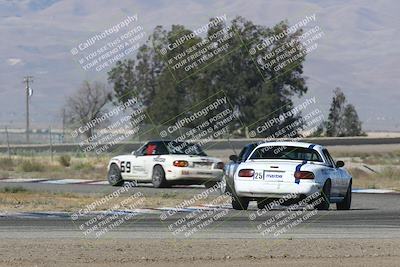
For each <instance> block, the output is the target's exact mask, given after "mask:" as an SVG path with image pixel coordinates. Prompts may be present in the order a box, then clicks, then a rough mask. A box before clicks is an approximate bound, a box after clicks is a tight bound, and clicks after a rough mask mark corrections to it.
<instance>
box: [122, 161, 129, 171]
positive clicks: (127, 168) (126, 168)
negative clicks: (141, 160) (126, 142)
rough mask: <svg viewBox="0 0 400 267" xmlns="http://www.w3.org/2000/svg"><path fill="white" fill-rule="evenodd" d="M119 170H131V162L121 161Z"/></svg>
mask: <svg viewBox="0 0 400 267" xmlns="http://www.w3.org/2000/svg"><path fill="white" fill-rule="evenodd" d="M120 166H121V172H131V162H130V161H127V162H125V161H121V165H120Z"/></svg>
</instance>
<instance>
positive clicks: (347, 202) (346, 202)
mask: <svg viewBox="0 0 400 267" xmlns="http://www.w3.org/2000/svg"><path fill="white" fill-rule="evenodd" d="M351 190H352V186H351V181H350V184H349V187H348V188H347V193H346V196H345V197H344V199H343V201H342V202H340V203H336V209H337V210H349V209H350V207H351Z"/></svg>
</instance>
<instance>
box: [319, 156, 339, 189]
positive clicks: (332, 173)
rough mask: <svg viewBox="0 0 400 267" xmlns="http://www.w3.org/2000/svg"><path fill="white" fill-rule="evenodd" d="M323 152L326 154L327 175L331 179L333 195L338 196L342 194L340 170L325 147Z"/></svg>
mask: <svg viewBox="0 0 400 267" xmlns="http://www.w3.org/2000/svg"><path fill="white" fill-rule="evenodd" d="M322 153H323V154H324V158H325V162H326V166H327V169H326V175H327V176H328V178H330V179H331V196H333V197H337V196H340V193H341V187H342V179H341V175H340V171H339V170H338V169H337V168H336V164H335V162H334V161H333V159H332V157H331V155H330V154H329V152H328V150H327V149H323V150H322Z"/></svg>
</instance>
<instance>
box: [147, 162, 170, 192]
mask: <svg viewBox="0 0 400 267" xmlns="http://www.w3.org/2000/svg"><path fill="white" fill-rule="evenodd" d="M151 182H152V183H153V186H154V187H156V188H162V187H166V186H167V180H166V179H165V172H164V169H163V167H161V166H160V165H157V166H154V168H153V175H152V177H151Z"/></svg>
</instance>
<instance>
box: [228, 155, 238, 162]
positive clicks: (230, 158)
mask: <svg viewBox="0 0 400 267" xmlns="http://www.w3.org/2000/svg"><path fill="white" fill-rule="evenodd" d="M229 160H232V161H233V162H237V161H238V160H239V157H238V156H236V155H230V156H229Z"/></svg>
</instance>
